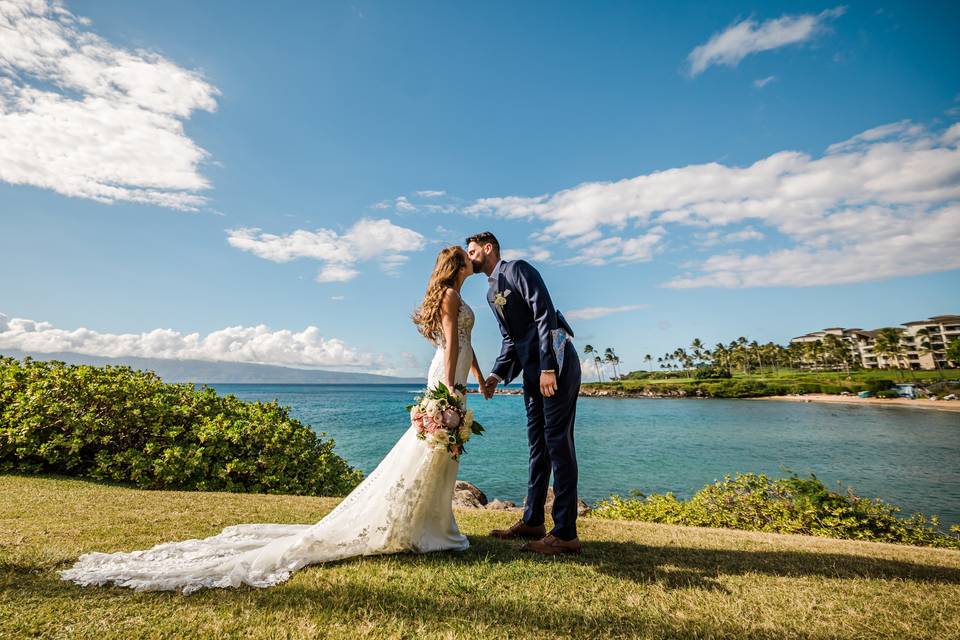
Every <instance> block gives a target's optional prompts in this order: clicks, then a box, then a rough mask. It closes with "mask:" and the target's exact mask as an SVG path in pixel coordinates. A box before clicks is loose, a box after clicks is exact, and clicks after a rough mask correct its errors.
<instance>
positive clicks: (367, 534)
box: [60, 247, 484, 594]
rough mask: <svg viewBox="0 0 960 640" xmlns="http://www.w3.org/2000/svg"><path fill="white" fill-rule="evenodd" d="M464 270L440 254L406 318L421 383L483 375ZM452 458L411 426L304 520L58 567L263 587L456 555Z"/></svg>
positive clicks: (186, 587)
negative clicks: (321, 512)
mask: <svg viewBox="0 0 960 640" xmlns="http://www.w3.org/2000/svg"><path fill="white" fill-rule="evenodd" d="M472 273H473V266H472V263H471V262H470V260H469V259H468V258H467V254H466V252H465V251H464V250H463V249H461V248H459V247H447V248H445V249H443V250H442V251H440V254H439V255H438V256H437V262H436V265H435V266H434V268H433V273H432V274H431V276H430V281H429V283H428V285H427V292H426V295H425V296H424V298H423V302H422V304H421V305H420V308H419V309H418V310H417V311H416V312H415V313H414V316H413V320H414V323H415V324H416V325H417V328H418V329H419V330H420V332H421V333H422V334H423V335H424V336H425V337H426V338H427V339H429V340H430V341H431V342H433V343H434V344H436V345H437V351H436V353H435V354H434V358H433V362H432V363H431V364H430V370H429V373H428V375H427V381H428V387H429V388H435V387H436V386H437V383H439V382H443V383H444V384H446V385H447V387H448V388H450V389H453V388H454V385H455V384H465V383H466V381H467V374H468V373H469V372H471V371H472V372H473V375H474V376H475V377H476V378H477V380H478V381H479V384H480V391H481V393H482V392H483V391H484V381H483V375H482V374H481V372H480V367H479V365H478V364H477V357H476V355H475V354H474V352H473V347H472V346H471V344H470V334H471V331H472V329H473V323H474V315H473V310H472V309H471V308H470V307H469V306H467V305H466V303H464V302H463V301H462V300H461V298H460V288H461V286H462V285H463V281H464V280H465V279H466V278H467V277H468V276H469V275H471V274H472ZM457 467H458V463H457V461H455V460H453V459H452V458H451V456H450V454H449V453H448V452H446V451H438V450H435V449H432V448H431V447H430V446H428V445H427V444H426V443H425V442H424V441H422V440H419V439H417V436H416V430H415V428H413V427H411V428H409V429H407V431H406V432H405V433H404V434H403V436H401V438H400V440H399V441H397V443H396V444H395V445H394V447H393V449H391V450H390V452H389V453H388V454H387V455H386V457H385V458H384V459H383V460H382V461H381V462H380V464H379V465H378V466H377V468H376V469H374V470H373V472H372V473H371V474H370V475H369V476H367V478H366V479H365V480H364V481H363V482H361V483H360V485H359V486H357V488H356V489H354V490H353V492H352V493H351V494H350V495H348V496H347V497H346V498H344V500H343V501H342V502H341V503H340V504H339V505H338V506H337V507H336V508H335V509H334V510H333V511H331V512H330V513H329V514H328V515H327V516H326V517H324V518H323V519H322V520H320V522H317V523H316V524H313V525H289V524H240V525H235V526H231V527H227V528H225V529H224V530H223V531H222V532H220V533H219V534H218V535H215V536H213V537H210V538H206V539H203V540H185V541H182V542H168V543H166V544H160V545H157V546H155V547H153V548H152V549H147V550H146V551H131V552H129V553H87V554H85V555H82V556H80V558H79V559H78V560H77V562H76V563H75V564H74V565H73V567H71V568H70V569H67V570H65V571H62V572H61V573H60V576H61V578H62V579H63V580H71V581H73V582H75V583H77V584H80V585H84V586H89V585H104V584H109V583H113V584H116V585H118V586H122V587H130V588H132V589H136V590H138V591H147V590H180V591H182V592H183V593H185V594H187V593H191V592H193V591H196V590H197V589H201V588H204V587H237V586H240V585H241V584H248V585H252V586H255V587H269V586H271V585H275V584H277V583H280V582H283V581H284V580H286V579H287V578H289V577H290V575H291V574H292V573H293V572H294V571H296V570H298V569H300V568H301V567H304V566H306V565H309V564H315V563H319V562H330V561H334V560H341V559H343V558H348V557H352V556H362V555H378V554H386V553H398V552H402V551H411V552H414V553H428V552H430V551H441V550H457V551H462V550H464V549H466V548H467V547H469V546H470V543H469V541H468V540H467V538H466V536H464V535H463V534H462V533H460V529H459V528H458V527H457V521H456V520H455V519H454V517H453V509H452V507H451V500H452V498H453V488H454V484H455V482H456V479H457Z"/></svg>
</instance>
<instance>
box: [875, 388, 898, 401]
mask: <svg viewBox="0 0 960 640" xmlns="http://www.w3.org/2000/svg"><path fill="white" fill-rule="evenodd" d="M877 397H878V398H888V399H889V398H899V397H900V394H899V393H897V392H896V391H894V390H893V389H883V390H882V391H877Z"/></svg>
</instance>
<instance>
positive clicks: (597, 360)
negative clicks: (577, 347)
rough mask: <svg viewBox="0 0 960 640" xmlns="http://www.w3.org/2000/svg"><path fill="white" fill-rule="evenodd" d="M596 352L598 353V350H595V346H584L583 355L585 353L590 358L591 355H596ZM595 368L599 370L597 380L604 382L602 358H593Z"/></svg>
mask: <svg viewBox="0 0 960 640" xmlns="http://www.w3.org/2000/svg"><path fill="white" fill-rule="evenodd" d="M596 352H597V350H596V349H594V348H593V345H592V344H588V345H584V347H583V353H584V355H588V356H589V355H590V354H591V353H596ZM593 366H594V367H596V369H597V380H598V381H599V382H603V375H601V373H600V356H594V358H593Z"/></svg>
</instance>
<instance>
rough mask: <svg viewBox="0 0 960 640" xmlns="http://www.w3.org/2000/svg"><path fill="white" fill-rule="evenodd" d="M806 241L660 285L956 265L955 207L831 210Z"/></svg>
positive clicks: (792, 282) (706, 265)
mask: <svg viewBox="0 0 960 640" xmlns="http://www.w3.org/2000/svg"><path fill="white" fill-rule="evenodd" d="M826 222H827V224H826V226H825V227H823V228H821V229H818V230H817V229H811V233H810V238H809V242H806V243H804V244H802V245H801V246H798V247H795V248H791V249H783V250H779V251H774V252H772V253H769V254H766V255H741V254H738V253H731V254H724V255H716V256H711V257H710V258H708V259H707V260H706V261H704V262H703V263H702V264H701V265H699V273H697V274H693V275H689V276H681V277H677V278H674V279H673V280H671V281H670V282H668V283H667V285H666V286H668V287H670V288H674V289H690V288H697V287H728V288H729V287H776V286H788V287H802V286H815V285H830V284H848V283H854V282H868V281H872V280H883V279H887V278H894V277H898V276H913V275H919V274H924V273H931V272H936V271H945V270H948V269H958V268H960V206H957V205H953V206H948V207H943V208H941V209H937V210H935V211H932V212H930V213H922V212H920V213H904V214H900V215H898V214H897V213H896V212H894V211H892V210H888V209H882V208H877V209H876V210H875V211H873V212H869V213H868V212H862V211H856V212H848V213H846V214H845V213H838V214H835V215H834V216H832V217H831V218H830V219H828V220H827V221H826Z"/></svg>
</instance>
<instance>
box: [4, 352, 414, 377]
mask: <svg viewBox="0 0 960 640" xmlns="http://www.w3.org/2000/svg"><path fill="white" fill-rule="evenodd" d="M0 355H3V356H9V357H13V358H18V359H20V360H22V359H23V358H24V357H26V356H29V357H31V358H33V359H34V360H59V361H61V362H65V363H67V364H89V365H93V366H98V367H100V366H104V365H112V366H128V367H131V368H133V369H141V370H147V369H148V370H150V371H154V372H156V374H157V375H158V376H160V378H161V379H163V380H164V381H165V382H194V383H207V384H214V383H233V384H244V383H246V384H424V383H425V382H426V381H425V379H423V378H397V377H393V376H381V375H376V374H372V373H357V372H352V371H327V370H323V369H296V368H293V367H281V366H277V365H270V364H254V363H249V362H208V361H206V360H165V359H162V358H137V357H122V358H106V357H102V356H88V355H84V354H80V353H66V352H63V353H33V352H27V351H21V350H19V349H3V350H2V351H0Z"/></svg>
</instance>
